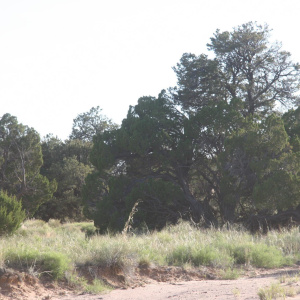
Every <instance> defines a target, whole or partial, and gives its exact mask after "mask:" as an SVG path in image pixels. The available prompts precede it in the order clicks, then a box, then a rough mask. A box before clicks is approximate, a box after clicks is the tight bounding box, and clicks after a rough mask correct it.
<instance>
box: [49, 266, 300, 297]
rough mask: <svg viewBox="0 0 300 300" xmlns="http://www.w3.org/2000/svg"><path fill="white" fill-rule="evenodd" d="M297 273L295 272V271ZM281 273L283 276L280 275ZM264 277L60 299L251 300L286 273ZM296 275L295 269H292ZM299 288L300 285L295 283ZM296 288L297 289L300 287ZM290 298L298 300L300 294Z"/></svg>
mask: <svg viewBox="0 0 300 300" xmlns="http://www.w3.org/2000/svg"><path fill="white" fill-rule="evenodd" d="M297 271H298V270H297ZM283 272H284V273H283ZM283 272H282V271H280V272H276V273H270V274H263V275H260V276H259V277H255V278H249V277H248V278H241V279H237V280H201V281H188V282H187V281H185V282H176V283H153V284H148V285H146V286H144V287H137V288H134V289H132V288H131V289H126V290H120V289H118V290H114V291H112V292H110V293H107V294H102V295H74V294H73V295H71V294H70V295H66V296H64V297H61V298H52V299H57V300H58V299H59V300H71V299H74V300H96V299H97V300H100V299H101V300H120V299H122V300H163V299H171V300H175V299H176V300H177V299H180V300H187V299H188V300H196V299H197V300H199V299H205V300H218V299H219V300H221V299H222V300H231V299H232V300H236V299H239V300H246V299H247V300H250V299H251V300H252V299H253V300H254V299H259V297H258V295H257V293H258V291H259V289H260V288H264V287H266V286H270V285H271V284H272V283H275V282H278V278H279V277H280V275H282V274H288V273H287V271H283ZM294 273H295V270H294ZM296 285H299V286H300V283H299V282H298V283H296ZM299 286H298V288H299ZM292 299H300V295H298V296H295V297H293V298H292Z"/></svg>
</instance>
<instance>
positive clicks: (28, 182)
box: [0, 114, 56, 216]
mask: <svg viewBox="0 0 300 300" xmlns="http://www.w3.org/2000/svg"><path fill="white" fill-rule="evenodd" d="M42 164H43V158H42V151H41V144H40V137H39V134H38V133H37V132H36V131H35V130H34V129H33V128H29V127H28V126H24V125H22V124H19V123H18V121H17V118H16V117H13V116H11V115H10V114H4V115H3V116H2V118H1V119H0V173H1V176H0V188H1V189H3V190H6V191H8V192H9V193H10V194H13V195H16V197H17V198H18V199H22V206H23V208H24V209H25V210H26V212H27V214H28V215H29V216H32V215H33V214H34V213H35V211H36V210H37V209H38V207H39V206H40V205H41V204H42V203H45V202H47V201H48V200H50V199H51V196H52V194H53V192H54V191H55V189H56V184H55V182H49V180H48V179H47V178H46V177H44V176H42V175H41V174H40V168H41V166H42Z"/></svg>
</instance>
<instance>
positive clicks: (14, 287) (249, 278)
mask: <svg viewBox="0 0 300 300" xmlns="http://www.w3.org/2000/svg"><path fill="white" fill-rule="evenodd" d="M299 271H300V269H299V266H294V267H293V268H283V269H277V270H258V269H255V270H251V271H249V272H248V273H246V274H245V275H244V277H242V278H239V279H237V280H219V279H216V276H215V273H214V270H207V269H205V270H191V271H185V270H182V269H181V268H175V267H165V268H146V269H142V270H138V271H137V273H136V274H133V275H132V278H131V279H129V280H126V281H124V280H123V279H124V277H122V276H120V275H119V276H108V275H107V273H106V278H105V280H106V281H107V283H109V284H111V285H114V286H115V287H116V289H115V290H113V291H111V292H109V293H102V294H98V295H90V294H83V293H80V294H79V293H75V292H74V291H72V290H71V289H70V288H67V287H64V286H59V285H57V284H53V283H51V282H41V281H39V279H37V278H35V277H33V276H31V275H29V274H26V273H20V272H17V271H9V272H4V273H2V275H1V276H0V300H12V299H18V300H49V299H52V300H73V299H74V300H96V299H97V300H100V299H101V300H120V299H122V300H141V299H142V300H162V299H173V300H175V299H176V300H177V299H181V300H184V299H189V300H196V299H197V300H199V299H205V300H218V299H223V300H226V299H228V300H230V299H240V300H243V299H247V300H250V299H259V297H258V295H257V293H258V291H259V289H260V288H264V287H266V286H270V285H271V284H272V283H274V282H278V279H279V278H280V276H286V277H287V278H289V277H290V276H294V275H295V274H299ZM205 278H206V279H205ZM207 278H211V279H210V280H207ZM287 284H290V283H285V285H287ZM292 284H293V286H294V287H295V290H297V291H299V290H300V280H299V281H298V282H293V283H292ZM292 299H300V295H298V296H295V297H293V298H292Z"/></svg>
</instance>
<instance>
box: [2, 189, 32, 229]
mask: <svg viewBox="0 0 300 300" xmlns="http://www.w3.org/2000/svg"><path fill="white" fill-rule="evenodd" d="M25 216H26V215H25V211H23V210H22V204H21V202H19V201H18V200H17V198H16V197H15V196H9V195H8V194H7V193H6V192H4V191H2V190H1V191H0V235H4V234H12V233H14V232H15V231H16V230H17V229H18V228H19V227H20V226H21V223H22V222H23V221H24V219H25Z"/></svg>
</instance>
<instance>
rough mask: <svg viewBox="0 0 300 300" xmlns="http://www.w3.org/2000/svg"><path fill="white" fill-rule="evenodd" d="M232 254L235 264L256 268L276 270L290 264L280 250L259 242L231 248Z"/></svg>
mask: <svg viewBox="0 0 300 300" xmlns="http://www.w3.org/2000/svg"><path fill="white" fill-rule="evenodd" d="M232 254H233V257H234V260H235V263H236V264H245V265H252V266H253V267H258V268H278V267H281V266H283V265H285V264H291V261H290V260H289V259H288V258H286V257H284V254H283V252H282V251H281V250H279V249H277V248H276V247H275V246H269V245H267V244H263V243H261V242H256V243H253V242H252V243H246V244H240V245H237V246H233V247H232Z"/></svg>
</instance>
